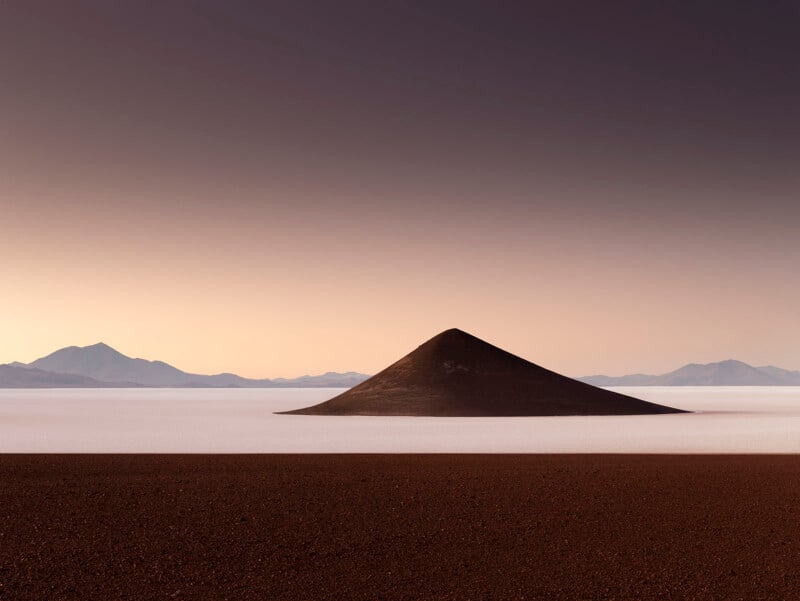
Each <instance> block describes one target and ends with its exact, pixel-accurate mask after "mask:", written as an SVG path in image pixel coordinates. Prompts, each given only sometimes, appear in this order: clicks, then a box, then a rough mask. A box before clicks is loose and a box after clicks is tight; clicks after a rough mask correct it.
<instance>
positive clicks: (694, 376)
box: [578, 359, 800, 386]
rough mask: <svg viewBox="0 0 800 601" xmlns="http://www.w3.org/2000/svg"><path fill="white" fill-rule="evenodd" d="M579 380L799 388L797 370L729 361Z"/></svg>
mask: <svg viewBox="0 0 800 601" xmlns="http://www.w3.org/2000/svg"><path fill="white" fill-rule="evenodd" d="M578 380H580V381H581V382H586V383H587V384H592V385H594V386H800V371H790V370H788V369H781V368H780V367H774V366H772V365H767V366H765V367H753V366H752V365H748V364H747V363H742V362H741V361H736V360H734V359H728V360H727V361H720V362H718V363H706V364H703V365H700V364H697V363H690V364H689V365H684V366H683V367H681V368H680V369H676V370H675V371H671V372H669V373H667V374H662V375H660V376H651V375H646V374H631V375H628V376H619V377H612V376H586V377H583V378H578Z"/></svg>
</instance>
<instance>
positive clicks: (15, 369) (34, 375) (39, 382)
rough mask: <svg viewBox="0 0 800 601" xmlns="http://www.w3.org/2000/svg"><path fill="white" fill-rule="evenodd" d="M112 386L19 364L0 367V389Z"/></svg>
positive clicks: (81, 377)
mask: <svg viewBox="0 0 800 601" xmlns="http://www.w3.org/2000/svg"><path fill="white" fill-rule="evenodd" d="M114 386H115V385H114V384H110V383H108V382H100V381H98V380H95V379H93V378H87V377H85V376H76V375H73V374H57V373H53V372H50V371H45V370H43V369H36V368H35V367H28V366H26V365H24V364H23V365H20V364H8V365H0V388H109V387H114Z"/></svg>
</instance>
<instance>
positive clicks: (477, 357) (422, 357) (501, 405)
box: [283, 329, 683, 417]
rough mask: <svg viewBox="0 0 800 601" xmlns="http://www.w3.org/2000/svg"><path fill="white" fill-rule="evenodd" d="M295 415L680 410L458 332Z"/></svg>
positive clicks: (442, 336)
mask: <svg viewBox="0 0 800 601" xmlns="http://www.w3.org/2000/svg"><path fill="white" fill-rule="evenodd" d="M283 413H287V414H295V415H418V416H423V415H425V416H447V417H459V416H524V415H633V414H651V413H683V412H682V411H680V410H678V409H672V408H670V407H664V406H661V405H656V404H654V403H648V402H645V401H641V400H639V399H635V398H632V397H629V396H625V395H621V394H617V393H614V392H611V391H608V390H603V389H601V388H595V387H594V386H590V385H588V384H584V383H582V382H578V381H576V380H572V379H570V378H567V377H564V376H561V375H559V374H557V373H555V372H552V371H549V370H547V369H544V368H542V367H539V366H538V365H534V364H533V363H530V362H528V361H526V360H525V359H522V358H520V357H517V356H515V355H512V354H511V353H508V352H506V351H504V350H502V349H499V348H497V347H496V346H492V345H491V344H488V343H486V342H484V341H483V340H480V339H479V338H476V337H474V336H472V335H470V334H467V333H466V332H462V331H461V330H457V329H452V330H447V331H445V332H442V333H441V334H439V335H438V336H435V337H434V338H431V339H430V340H429V341H427V342H426V343H425V344H423V345H422V346H420V347H419V348H417V349H416V350H415V351H413V352H411V353H410V354H408V355H406V356H405V357H403V358H402V359H400V360H399V361H397V362H396V363H394V364H392V365H390V366H389V367H387V368H386V369H384V370H383V371H382V372H380V373H378V374H376V375H375V376H373V377H371V378H370V379H368V380H367V381H365V382H362V383H361V384H359V385H358V386H356V387H355V388H352V389H350V390H348V391H346V392H344V393H342V394H340V395H339V396H337V397H334V398H332V399H330V400H328V401H325V402H324V403H320V404H319V405H314V406H312V407H306V408H304V409H297V410H295V411H286V412H283Z"/></svg>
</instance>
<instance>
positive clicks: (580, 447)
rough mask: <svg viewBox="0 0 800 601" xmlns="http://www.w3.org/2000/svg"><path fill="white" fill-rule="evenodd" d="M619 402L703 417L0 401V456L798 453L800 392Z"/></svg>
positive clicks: (210, 400)
mask: <svg viewBox="0 0 800 601" xmlns="http://www.w3.org/2000/svg"><path fill="white" fill-rule="evenodd" d="M615 390H619V391H620V392H624V393H626V394H630V395H632V396H637V397H639V398H642V399H645V400H648V401H653V402H657V403H663V404H666V405H670V406H673V407H678V408H681V409H687V410H691V411H696V412H697V413H692V414H677V415H652V416H624V417H515V418H424V417H317V416H306V415H298V416H294V415H292V416H289V415H274V414H273V412H274V411H282V410H285V409H295V408H298V407H303V406H306V405H310V404H313V403H317V402H320V401H323V400H325V399H328V398H330V397H332V396H334V395H336V394H338V393H339V392H340V391H339V390H336V389H61V390H0V452H6V453H8V452H19V453H30V452H48V453H73V452H89V453H100V452H103V453H105V452H122V453H129V452H137V453H138V452H141V453H318V452H322V453H327V452H334V453H362V452H363V453H401V452H402V453H406V452H411V453H427V452H433V453H441V452H445V453H800V387H780V388H777V387H776V388H769V387H658V388H656V387H643V388H632V387H631V388H617V389H615Z"/></svg>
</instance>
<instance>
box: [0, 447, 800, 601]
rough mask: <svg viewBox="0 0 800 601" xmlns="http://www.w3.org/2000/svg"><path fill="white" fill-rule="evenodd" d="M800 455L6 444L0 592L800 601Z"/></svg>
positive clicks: (1, 477)
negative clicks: (212, 451)
mask: <svg viewBox="0 0 800 601" xmlns="http://www.w3.org/2000/svg"><path fill="white" fill-rule="evenodd" d="M798 598H800V457H797V456H640V455H611V456H607V455H606V456H604V455H523V456H510V455H369V456H367V455H333V456H325V455H251V456H245V455H217V456H204V455H183V456H181V455H0V599H3V600H18V599H19V600H24V599H34V600H37V601H40V600H49V599H102V600H113V599H132V600H134V599H135V600H147V599H159V600H162V599H214V600H222V599H236V600H239V599H277V600H292V599H309V600H312V599H313V600H317V599H335V600H337V601H338V600H350V599H364V600H370V601H373V600H384V599H386V600H391V599H409V600H411V599H471V600H487V599H493V600H494V599H498V600H506V599H571V600H572V599H625V600H631V599H715V600H717V599H726V600H727V599H746V600H748V601H751V600H757V599H798Z"/></svg>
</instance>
